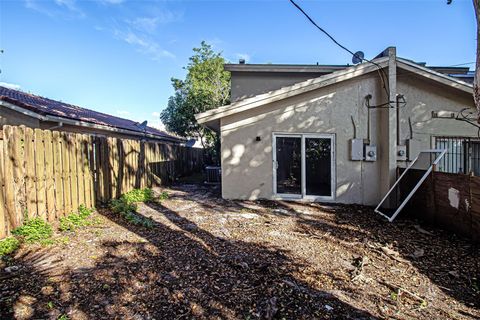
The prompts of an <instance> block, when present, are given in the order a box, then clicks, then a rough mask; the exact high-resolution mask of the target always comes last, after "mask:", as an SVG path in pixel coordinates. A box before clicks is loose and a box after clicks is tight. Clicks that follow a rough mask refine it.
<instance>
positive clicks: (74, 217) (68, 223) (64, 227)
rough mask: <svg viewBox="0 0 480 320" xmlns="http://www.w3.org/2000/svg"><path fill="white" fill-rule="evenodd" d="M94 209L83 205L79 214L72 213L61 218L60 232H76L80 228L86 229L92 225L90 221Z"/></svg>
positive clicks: (79, 208)
mask: <svg viewBox="0 0 480 320" xmlns="http://www.w3.org/2000/svg"><path fill="white" fill-rule="evenodd" d="M93 211H94V209H89V208H87V207H85V206H84V205H83V204H82V205H80V207H78V213H71V214H69V215H67V216H65V217H62V218H60V226H59V229H60V231H75V230H76V229H77V228H78V227H85V226H89V225H91V224H92V221H90V220H88V218H89V217H90V215H91V214H92V212H93Z"/></svg>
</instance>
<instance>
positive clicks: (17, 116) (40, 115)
mask: <svg viewBox="0 0 480 320" xmlns="http://www.w3.org/2000/svg"><path fill="white" fill-rule="evenodd" d="M4 125H25V126H27V127H31V128H39V129H51V130H57V131H67V132H81V133H90V134H95V135H104V136H112V137H118V138H125V139H147V140H154V141H165V142H169V143H175V144H184V142H185V140H184V139H182V138H179V137H176V136H173V135H170V134H167V133H165V132H163V131H161V130H158V129H155V128H152V127H148V126H145V125H142V124H139V123H137V122H135V121H132V120H128V119H124V118H119V117H115V116H112V115H109V114H105V113H101V112H97V111H93V110H89V109H85V108H81V107H78V106H75V105H71V104H68V103H65V102H61V101H56V100H52V99H48V98H44V97H40V96H37V95H33V94H30V93H26V92H22V91H19V90H13V89H9V88H5V87H2V86H0V128H1V127H3V126H4Z"/></svg>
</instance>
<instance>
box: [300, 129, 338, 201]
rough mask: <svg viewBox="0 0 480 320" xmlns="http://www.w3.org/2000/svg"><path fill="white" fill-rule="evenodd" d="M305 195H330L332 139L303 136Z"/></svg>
mask: <svg viewBox="0 0 480 320" xmlns="http://www.w3.org/2000/svg"><path fill="white" fill-rule="evenodd" d="M305 180H306V181H305V190H306V195H312V196H326V197H330V196H331V195H332V139H330V138H305Z"/></svg>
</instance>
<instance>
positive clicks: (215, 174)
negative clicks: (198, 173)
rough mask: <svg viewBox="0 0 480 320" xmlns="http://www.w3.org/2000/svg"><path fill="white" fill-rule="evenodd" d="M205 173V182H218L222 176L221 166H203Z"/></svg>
mask: <svg viewBox="0 0 480 320" xmlns="http://www.w3.org/2000/svg"><path fill="white" fill-rule="evenodd" d="M205 175H206V177H205V178H206V179H205V183H206V184H220V182H221V178H222V168H221V167H214V166H208V167H206V168H205Z"/></svg>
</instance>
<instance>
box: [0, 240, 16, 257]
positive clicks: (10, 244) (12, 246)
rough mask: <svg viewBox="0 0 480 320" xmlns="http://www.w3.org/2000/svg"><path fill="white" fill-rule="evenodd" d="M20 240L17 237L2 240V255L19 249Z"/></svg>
mask: <svg viewBox="0 0 480 320" xmlns="http://www.w3.org/2000/svg"><path fill="white" fill-rule="evenodd" d="M19 246H20V241H18V239H17V238H15V237H8V238H6V239H3V240H1V241H0V257H3V256H6V255H7V254H10V253H12V252H14V251H15V250H17V249H18V247H19Z"/></svg>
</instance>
